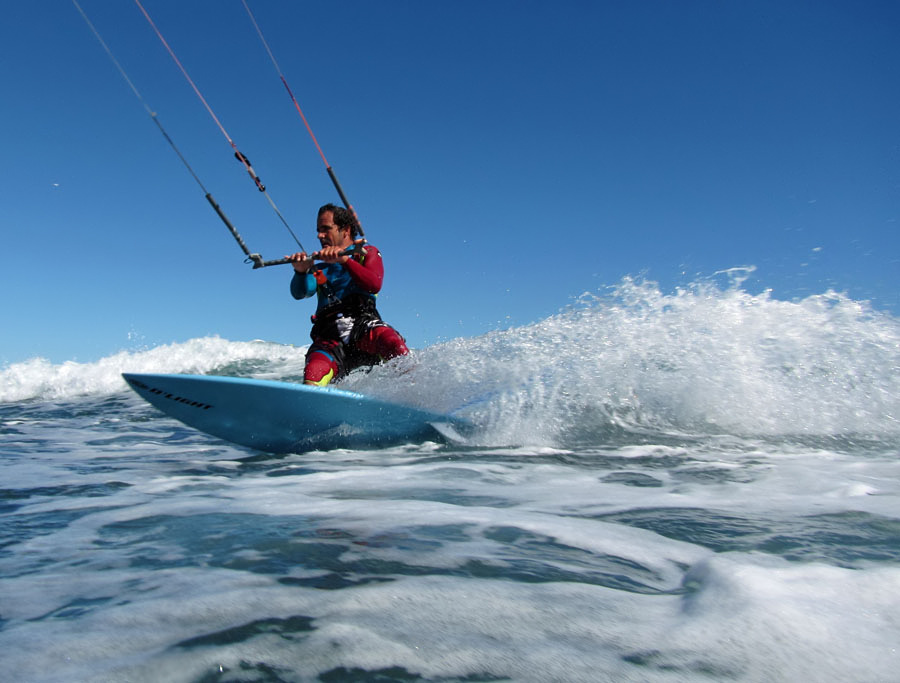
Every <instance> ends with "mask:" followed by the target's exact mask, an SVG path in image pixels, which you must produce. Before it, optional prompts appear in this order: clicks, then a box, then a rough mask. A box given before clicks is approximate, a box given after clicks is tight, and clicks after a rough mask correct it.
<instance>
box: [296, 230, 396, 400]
mask: <svg viewBox="0 0 900 683" xmlns="http://www.w3.org/2000/svg"><path fill="white" fill-rule="evenodd" d="M321 270H322V272H323V273H324V275H325V278H326V280H327V284H325V285H319V284H317V283H316V278H315V277H314V276H313V274H312V273H297V272H295V273H294V277H293V279H292V280H291V294H292V295H293V297H294V298H295V299H305V298H307V297H310V296H312V295H313V293H316V294H317V295H318V306H317V308H316V314H315V315H314V316H313V317H312V322H313V328H312V331H311V332H310V337H311V338H312V341H313V343H312V346H310V347H309V351H307V353H306V371H305V375H304V379H305V381H306V382H307V383H312V384H318V385H320V386H325V385H326V384H328V383H329V382H330V381H332V380H333V379H337V378H339V377H341V376H343V375H345V374H346V373H348V372H350V371H351V370H353V369H354V368H357V367H360V366H363V365H375V364H376V363H379V362H381V361H384V360H388V359H390V358H394V357H396V356H402V355H405V354H407V353H409V350H408V349H407V348H406V342H405V341H404V340H403V337H401V336H400V335H399V334H398V333H397V331H396V330H395V329H394V328H392V327H390V326H389V325H388V324H387V323H385V322H384V321H383V320H382V319H381V315H380V314H379V313H378V310H377V309H376V308H375V295H376V294H378V292H379V291H380V290H381V285H382V282H383V281H384V263H383V261H382V260H381V252H379V251H378V249H377V248H376V247H373V246H372V245H368V244H367V245H366V246H364V247H363V248H362V249H360V250H359V252H358V253H354V254H353V256H351V258H350V259H349V260H348V261H347V262H346V263H343V264H341V263H329V264H326V265H324V266H322V267H321Z"/></svg>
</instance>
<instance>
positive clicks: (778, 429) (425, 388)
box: [0, 269, 900, 447]
mask: <svg viewBox="0 0 900 683" xmlns="http://www.w3.org/2000/svg"><path fill="white" fill-rule="evenodd" d="M747 274H748V270H747V269H734V270H731V271H723V272H721V273H717V274H715V276H714V277H712V278H708V279H703V280H698V281H697V282H694V283H692V284H691V285H689V286H686V287H683V288H680V289H677V290H676V291H675V292H673V293H664V292H662V291H661V290H660V289H659V287H658V285H657V284H655V283H653V282H648V281H641V280H637V279H635V278H625V279H624V280H623V281H622V282H621V283H620V284H619V285H617V286H616V287H613V288H610V290H609V291H607V292H603V293H585V294H584V295H582V296H581V297H579V298H578V299H577V300H576V301H575V302H574V303H573V304H572V305H570V306H569V307H567V308H565V309H564V310H562V311H561V312H560V313H558V314H557V315H554V316H551V317H549V318H546V319H544V320H541V321H539V322H536V323H533V324H530V325H526V326H522V327H516V328H512V329H507V330H497V331H493V332H490V333H488V334H485V335H482V336H479V337H474V338H459V339H454V340H452V341H448V342H445V343H441V344H436V345H434V346H430V347H427V348H424V349H419V350H416V351H414V352H413V353H412V354H411V355H410V356H409V357H406V358H401V359H396V360H394V361H392V362H391V363H388V364H387V365H385V366H381V367H377V368H375V369H374V370H372V371H370V372H357V373H354V374H353V375H351V376H350V377H348V378H347V379H346V380H345V381H344V382H343V383H342V387H343V388H347V389H351V390H356V391H360V392H363V393H368V394H372V395H376V396H380V397H382V398H386V399H389V400H395V401H398V402H402V403H407V404H410V405H414V406H418V407H421V408H425V409H428V410H433V411H437V412H457V413H460V414H462V415H465V416H468V417H470V418H471V419H473V420H474V421H476V422H477V423H478V424H479V425H483V426H484V430H483V432H484V435H485V439H486V442H487V443H490V444H497V445H520V444H521V445H529V446H535V445H543V446H548V447H566V446H567V445H571V444H584V443H598V442H605V441H608V440H609V438H611V436H613V435H615V434H621V433H627V434H628V435H629V437H630V438H633V437H634V435H636V434H642V433H643V434H649V435H654V436H659V435H661V434H662V435H665V434H668V435H721V434H730V435H762V436H766V435H774V436H779V435H795V436H804V435H808V436H812V437H815V436H822V435H826V436H838V437H840V436H848V437H849V436H855V435H874V436H876V437H881V436H884V437H887V438H896V437H897V436H898V435H900V371H898V370H900V321H898V320H897V319H896V318H894V317H892V316H890V315H888V314H886V313H881V312H878V311H875V310H873V309H872V308H871V307H870V306H869V305H868V303H866V302H860V301H854V300H851V299H849V298H848V297H847V296H845V295H843V294H840V293H837V292H833V291H828V292H825V293H823V294H817V295H814V296H810V297H807V298H805V299H802V300H797V301H781V300H777V299H774V298H773V297H772V296H771V293H770V292H762V293H759V294H752V293H749V292H747V291H746V290H745V289H744V288H743V279H744V278H745V277H746V275H747ZM303 359H304V349H303V348H294V347H290V346H283V345H279V344H272V343H266V342H233V341H227V340H223V339H220V338H217V337H210V338H203V339H194V340H191V341H188V342H184V343H181V344H172V345H166V346H160V347H157V348H155V349H151V350H148V351H144V352H140V353H133V352H121V353H119V354H115V355H113V356H110V357H108V358H105V359H102V360H101V361H99V362H97V363H93V364H78V363H63V364H61V365H51V364H50V363H48V362H47V361H45V360H42V359H34V360H31V361H28V362H26V363H19V364H16V365H12V366H9V367H7V368H5V369H3V370H2V371H0V401H6V402H10V401H19V400H26V399H45V400H50V399H58V398H67V397H75V396H79V395H84V394H94V395H96V394H104V393H116V392H122V391H125V385H124V383H123V382H122V380H121V377H120V373H121V372H123V371H131V372H186V373H208V374H224V375H239V376H252V377H258V378H267V379H286V380H288V381H300V378H301V377H302V368H303Z"/></svg>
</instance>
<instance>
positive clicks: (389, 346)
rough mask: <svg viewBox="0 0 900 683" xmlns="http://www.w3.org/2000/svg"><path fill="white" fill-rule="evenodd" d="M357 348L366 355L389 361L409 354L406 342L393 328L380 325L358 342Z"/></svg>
mask: <svg viewBox="0 0 900 683" xmlns="http://www.w3.org/2000/svg"><path fill="white" fill-rule="evenodd" d="M359 348H360V349H361V350H362V351H365V352H366V353H369V354H372V355H375V356H379V357H380V358H381V359H382V360H390V359H391V358H396V357H397V356H405V355H406V354H408V353H409V349H408V348H407V347H406V341H405V340H404V339H403V337H401V336H400V334H399V333H398V332H397V330H395V329H394V328H393V327H389V326H387V325H382V326H380V327H373V328H372V329H370V330H369V331H368V332H367V333H366V334H365V336H364V337H363V338H362V339H361V340H360V343H359Z"/></svg>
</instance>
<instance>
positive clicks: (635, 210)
mask: <svg viewBox="0 0 900 683" xmlns="http://www.w3.org/2000/svg"><path fill="white" fill-rule="evenodd" d="M250 3H251V4H250V6H251V8H252V9H253V11H254V13H255V15H256V18H257V20H258V22H259V24H260V26H261V28H262V30H263V32H264V33H265V35H266V38H267V39H268V41H269V43H270V45H271V47H272V49H273V52H274V53H275V55H276V58H277V59H278V61H279V64H280V66H281V68H282V71H283V72H284V74H285V76H286V77H287V80H288V82H289V84H290V86H291V88H292V90H293V91H294V93H295V95H296V96H297V98H298V100H299V101H300V104H301V106H302V107H303V109H304V112H305V113H306V115H307V117H308V119H309V121H310V123H311V125H312V126H313V130H314V131H315V133H316V135H317V137H318V138H319V141H320V143H321V144H322V147H323V149H324V151H325V154H326V156H327V157H328V160H329V162H330V163H331V164H332V165H333V167H334V169H335V170H336V171H337V173H338V176H339V177H340V179H341V181H342V183H343V185H344V187H345V189H346V190H347V193H348V195H349V196H350V199H351V201H352V202H353V203H354V205H355V207H356V208H357V210H358V212H359V214H360V217H361V219H362V221H363V224H364V226H365V228H366V232H367V236H368V237H369V239H370V240H371V242H372V243H373V244H376V245H377V246H379V247H380V248H381V250H382V251H383V253H384V256H385V262H386V266H387V277H386V281H385V289H384V291H383V294H382V296H381V298H380V308H381V310H382V313H383V314H384V316H385V318H386V319H388V320H389V321H390V322H392V323H394V324H395V325H396V327H397V328H398V329H400V331H401V332H403V333H404V334H405V335H406V336H407V338H408V340H409V342H410V344H411V345H412V346H415V347H422V346H426V345H428V344H431V343H434V342H436V341H439V340H444V339H448V338H453V337H457V336H472V335H477V334H481V333H483V332H486V331H488V330H491V329H496V328H498V327H507V326H509V325H518V324H524V323H528V322H531V321H534V320H538V319H541V318H544V317H546V316H548V315H552V314H553V313H555V312H557V311H558V310H559V309H560V308H562V307H564V306H566V305H567V304H568V303H569V302H570V301H571V300H572V298H573V297H576V296H578V295H579V294H581V293H583V292H585V291H589V292H601V291H603V290H604V288H605V287H607V286H608V285H614V284H616V283H618V282H620V281H621V279H622V278H623V277H624V276H626V275H641V274H644V275H646V277H648V278H649V279H653V280H656V281H658V282H660V283H661V286H662V287H663V288H664V289H665V290H670V289H672V288H674V287H675V286H677V285H678V284H683V283H686V282H690V281H693V280H695V279H697V278H698V277H703V276H707V275H710V274H712V273H713V272H715V271H718V270H723V269H727V268H731V267H735V266H743V265H755V266H756V267H757V270H756V272H755V274H754V277H753V279H752V280H751V281H750V282H748V283H747V287H748V288H750V289H751V290H754V291H759V290H762V289H771V290H772V294H773V296H775V297H778V298H784V299H794V298H798V297H804V296H808V295H810V294H816V293H821V292H824V291H826V290H828V289H829V288H835V289H837V290H840V291H846V292H847V293H848V294H849V295H850V296H852V297H853V298H855V299H868V300H871V301H872V303H873V305H874V306H875V307H876V308H878V309H881V310H886V311H889V312H891V313H892V314H893V315H898V314H900V294H898V276H900V236H898V229H900V225H898V219H900V124H898V122H900V86H898V84H900V40H898V36H900V3H896V2H893V1H891V0H886V1H881V2H865V1H862V2H861V1H859V0H846V1H843V2H834V1H829V0H810V1H796V0H792V1H791V2H784V1H783V0H771V1H770V0H763V1H761V2H760V1H753V2H750V1H746V2H739V1H734V2H721V1H720V0H704V1H697V2H693V1H690V0H685V1H683V2H671V1H669V0H665V1H664V0H658V1H646V2H642V1H635V2H612V1H606V2H604V1H599V0H597V1H593V2H587V1H585V2H574V1H567V0H560V1H555V2H546V1H543V2H534V1H530V0H524V1H513V0H478V1H475V0H462V1H458V2H414V1H412V0H407V1H402V2H401V1H393V0H384V1H382V2H371V1H362V0H359V1H355V0H350V1H348V2H342V3H333V2H326V1H324V0H322V1H317V2H289V1H287V0H268V1H266V2H262V1H261V0H250ZM2 5H3V21H2V22H0V55H2V68H0V90H2V93H3V105H2V107H0V123H2V129H3V131H4V136H3V138H4V141H3V160H4V163H3V181H2V183H0V227H2V239H3V252H4V256H5V258H4V263H3V267H2V269H0V273H2V275H0V287H2V293H3V295H2V299H0V313H2V319H3V323H2V333H0V364H3V363H14V362H18V361H21V360H24V359H26V358H30V357H33V356H43V357H46V358H49V359H50V360H52V361H53V362H62V361H64V360H78V361H92V360H96V359H98V358H100V357H103V356H106V355H109V354H111V353H114V352H116V351H118V350H120V349H131V348H137V347H139V346H155V345H158V344H162V343H169V342H176V341H184V340H187V339H190V338H193V337H199V336H205V335H210V334H217V335H220V336H222V337H225V338H227V339H232V340H247V339H254V338H263V339H268V340H272V341H279V342H285V343H296V344H306V343H307V340H308V338H307V334H308V329H309V319H308V316H309V314H310V313H311V307H312V304H311V303H310V302H295V301H294V300H293V299H291V297H290V295H289V293H288V282H289V280H290V274H291V272H290V270H289V266H281V267H274V268H268V269H265V270H259V271H254V270H252V269H251V268H250V267H249V266H247V265H244V263H243V255H242V253H241V252H240V250H239V248H238V246H237V244H236V243H235V242H234V241H233V240H232V238H231V236H230V235H229V234H228V232H227V231H226V229H225V228H224V226H223V225H222V224H221V223H220V222H219V219H218V218H217V217H216V215H215V214H214V213H213V211H212V210H211V209H210V207H209V205H208V204H207V203H206V201H205V200H204V197H203V193H202V191H201V190H200V188H199V187H198V186H197V185H196V184H195V183H194V181H193V180H192V179H191V177H190V176H189V175H188V173H187V171H186V170H185V169H184V167H183V166H182V165H181V163H180V162H179V160H178V158H177V157H176V156H175V154H174V153H173V152H172V151H171V149H170V148H169V146H168V145H167V144H166V142H165V140H164V139H163V137H162V136H161V135H160V134H159V132H158V130H157V129H156V127H155V126H154V124H153V122H152V120H151V119H150V117H149V116H148V115H147V113H146V112H145V110H144V109H143V107H142V105H141V104H140V103H139V102H138V100H137V99H136V98H135V97H134V95H133V93H132V92H131V90H130V89H129V88H128V86H127V84H126V83H125V82H124V81H123V80H122V78H121V76H120V75H119V73H118V72H117V71H116V70H115V68H114V66H113V65H112V63H111V62H110V61H109V59H108V58H107V56H106V54H105V53H104V52H103V50H102V48H101V46H100V45H99V43H98V42H97V41H96V39H95V38H94V37H93V35H92V34H91V33H90V31H89V29H88V27H87V26H86V25H85V23H84V22H83V20H82V19H81V17H80V15H79V14H78V12H77V11H76V9H75V7H74V6H73V5H72V3H71V2H69V0H41V1H39V2H22V1H21V0H17V1H16V2H10V1H4V2H3V3H2ZM81 5H82V7H83V8H84V9H85V11H86V12H87V13H88V15H89V16H90V17H91V19H92V21H93V22H94V24H95V25H96V26H97V28H98V30H99V31H100V32H101V34H102V35H103V37H104V38H105V40H106V42H107V43H108V44H109V46H110V47H111V49H112V50H113V52H114V53H115V55H116V56H117V58H118V59H119V61H120V62H121V63H122V65H123V66H124V68H125V70H126V71H127V72H128V74H129V76H130V77H131V79H132V81H133V82H134V83H135V85H136V86H137V88H138V89H139V90H140V91H141V93H142V94H143V96H144V98H145V99H146V101H147V102H148V103H149V105H150V106H151V107H152V108H153V109H154V110H155V111H156V112H157V113H158V115H159V119H160V121H161V122H162V124H163V126H165V128H166V129H167V131H168V132H169V134H170V135H171V136H172V138H173V139H174V141H175V142H176V144H177V145H178V146H179V147H180V149H181V151H182V152H183V153H184V155H185V156H186V157H187V159H188V161H189V162H190V163H191V164H192V166H193V167H194V169H195V170H196V172H197V173H198V175H199V176H200V178H201V179H202V181H203V182H204V184H205V185H206V187H207V188H208V189H209V190H210V192H211V193H212V194H213V196H214V197H215V198H216V199H217V200H218V202H219V204H220V205H221V206H222V208H223V209H224V210H225V212H226V213H227V214H228V215H229V216H230V217H231V219H232V220H233V222H234V223H235V224H236V225H237V227H238V229H239V230H240V231H241V233H242V234H243V236H244V238H245V239H246V241H247V242H248V244H249V246H250V248H251V249H252V250H253V251H257V252H261V253H262V254H263V255H264V256H265V257H266V258H277V257H281V256H283V255H285V254H287V253H290V252H292V251H295V250H296V247H295V245H294V244H293V242H292V239H291V237H290V235H289V234H288V232H287V231H286V230H285V229H284V227H283V226H282V225H281V223H280V222H279V221H278V219H277V217H276V216H275V214H274V212H272V210H271V209H270V207H269V205H268V204H267V202H266V201H265V199H264V197H263V196H262V195H260V194H259V193H258V192H257V191H256V190H255V188H254V186H253V184H252V182H251V181H250V179H249V178H248V177H247V175H246V174H245V172H244V170H243V169H242V167H241V166H240V165H239V164H238V163H237V162H236V161H235V160H234V159H233V158H232V151H231V149H230V147H229V146H228V143H227V142H226V140H225V138H224V137H223V136H222V134H221V132H220V131H219V130H218V128H217V127H216V125H215V123H214V122H213V120H212V119H211V118H210V117H209V115H208V113H207V112H206V110H205V109H204V108H203V106H202V104H201V103H200V101H199V100H198V99H197V97H196V96H195V95H194V93H193V91H192V90H191V89H190V87H189V85H188V84H187V82H186V81H185V80H184V78H183V77H182V75H181V74H180V72H179V71H178V70H177V67H176V66H175V64H174V63H173V62H172V60H171V59H170V57H169V56H168V54H167V53H166V52H165V51H164V48H163V47H162V45H161V44H160V42H159V41H158V39H157V37H156V36H155V34H154V33H153V32H152V30H151V28H150V26H149V25H148V24H147V22H146V20H145V19H144V18H143V16H142V15H141V13H140V11H139V10H138V8H137V6H136V5H134V4H133V3H131V2H128V1H126V0H121V1H119V2H109V1H108V0H81ZM144 5H145V7H146V8H147V10H148V12H149V13H150V14H151V16H152V17H153V19H154V21H155V22H156V24H157V25H158V26H159V28H160V30H161V31H162V32H163V35H164V36H165V37H166V39H167V40H168V42H169V43H170V45H171V46H172V48H173V49H174V50H175V52H176V54H177V55H178V57H179V58H180V60H181V62H182V63H183V64H184V65H185V67H186V68H187V70H188V71H189V72H190V74H191V76H192V77H193V79H194V81H195V82H196V83H197V85H198V87H199V88H200V90H201V91H202V92H203V94H204V96H205V97H206V99H207V100H208V101H209V103H210V105H211V106H212V108H213V110H214V111H215V113H216V114H217V116H218V117H219V119H220V120H221V121H222V123H223V125H224V127H225V128H226V130H227V131H228V133H229V134H230V135H231V137H232V138H233V139H234V141H235V143H236V144H237V146H238V148H239V149H241V151H243V152H244V153H245V154H246V155H247V156H248V157H249V158H250V159H251V161H252V162H253V165H254V167H255V168H256V170H257V172H258V173H259V175H260V177H261V178H262V180H263V182H265V183H266V185H267V186H268V189H269V192H270V194H271V196H272V198H273V200H274V201H275V202H276V204H277V205H278V207H279V208H280V209H281V211H282V213H283V214H284V215H285V217H286V218H287V220H288V222H289V223H290V224H291V226H292V227H293V229H294V230H295V232H297V233H298V235H299V236H300V238H301V240H302V241H303V242H304V244H305V245H306V246H307V247H308V248H309V247H311V246H314V245H315V244H316V240H315V234H314V224H315V210H316V208H317V207H318V206H319V205H320V204H322V203H324V202H326V201H336V200H337V198H336V196H335V193H334V191H333V189H332V187H331V184H330V182H329V180H328V177H327V175H326V173H325V169H324V165H323V164H322V162H321V159H320V158H319V157H318V155H317V153H316V151H315V148H314V147H313V145H312V142H311V141H310V139H309V137H308V135H307V133H306V130H305V129H304V128H303V125H302V122H301V121H300V118H299V117H298V116H297V113H296V111H295V110H294V108H293V105H292V104H291V101H290V99H289V97H288V96H287V94H286V92H285V90H284V89H283V87H282V85H281V83H280V81H279V80H278V75H277V73H276V71H275V70H274V68H273V66H272V64H271V62H270V61H269V59H268V56H267V55H266V53H265V51H264V48H263V46H262V45H261V43H260V42H259V39H258V37H257V36H256V33H255V31H254V30H253V27H252V24H251V23H250V21H249V19H248V17H247V14H246V12H245V10H244V8H243V6H242V5H241V3H240V2H239V0H196V1H191V2H174V1H171V0H166V1H162V0H145V1H144Z"/></svg>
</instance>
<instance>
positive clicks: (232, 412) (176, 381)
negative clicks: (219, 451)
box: [122, 373, 472, 453]
mask: <svg viewBox="0 0 900 683" xmlns="http://www.w3.org/2000/svg"><path fill="white" fill-rule="evenodd" d="M122 377H124V378H125V381H126V382H128V385H129V386H130V387H131V388H132V389H134V391H135V392H137V394H138V395H140V396H141V397H142V398H144V399H146V400H147V401H148V402H149V403H151V404H152V405H154V406H155V407H156V408H158V409H159V410H161V411H162V412H164V413H165V414H167V415H169V416H171V417H174V418H175V419H177V420H180V421H181V422H183V423H184V424H186V425H188V426H190V427H193V428H194V429H198V430H200V431H201V432H205V433H207V434H212V435H213V436H217V437H219V438H221V439H225V440H226V441H231V442H233V443H236V444H240V445H242V446H247V447H248V448H254V449H257V450H260V451H267V452H270V453H303V452H306V451H310V450H315V449H322V450H328V449H333V448H364V447H381V446H389V445H396V444H399V443H408V442H421V441H428V440H436V441H446V440H457V439H462V438H463V437H462V434H464V433H465V432H467V431H469V430H470V429H471V427H472V425H471V424H470V423H469V422H468V421H466V420H464V419H462V418H458V417H453V416H449V415H441V414H439V413H432V412H429V411H426V410H421V409H419V408H413V407H410V406H404V405H400V404H398V403H391V402H389V401H383V400H380V399H377V398H373V397H371V396H365V395H363V394H358V393H355V392H352V391H345V390H342V389H337V388H332V387H324V388H323V387H315V386H309V385H304V384H294V383H290V382H279V381H273V380H262V379H249V378H244V377H221V376H215V375H169V374H135V373H123V375H122Z"/></svg>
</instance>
